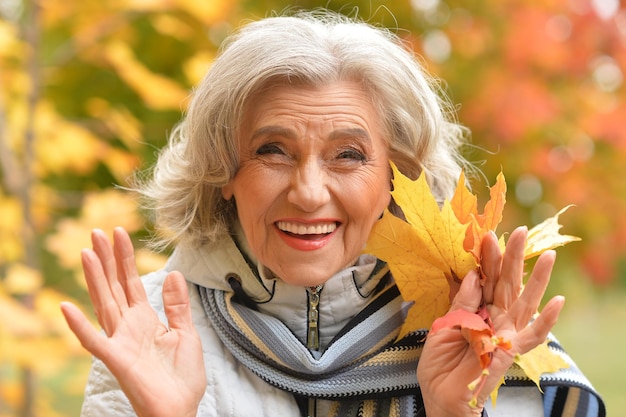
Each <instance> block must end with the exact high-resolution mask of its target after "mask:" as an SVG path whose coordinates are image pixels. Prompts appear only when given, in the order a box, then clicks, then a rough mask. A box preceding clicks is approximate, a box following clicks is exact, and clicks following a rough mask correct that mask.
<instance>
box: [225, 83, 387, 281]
mask: <svg viewBox="0 0 626 417" xmlns="http://www.w3.org/2000/svg"><path fill="white" fill-rule="evenodd" d="M243 120H244V122H243V126H242V127H241V130H240V132H239V137H238V140H239V158H240V165H239V169H238V171H237V173H236V175H235V177H234V178H233V179H232V180H231V181H230V182H229V183H228V184H227V185H226V186H225V187H224V188H223V191H222V193H223V196H224V198H226V199H230V198H233V197H234V199H235V202H236V204H237V213H238V217H239V221H240V223H241V225H242V227H243V230H244V233H245V236H246V239H247V240H248V243H249V245H250V247H251V249H252V251H253V252H254V254H255V255H256V256H257V258H258V259H259V261H260V262H261V263H262V264H263V265H265V266H266V267H268V268H269V269H270V270H271V271H272V272H273V273H274V274H275V275H276V276H278V277H279V278H281V279H282V280H284V281H286V282H288V283H291V284H295V285H302V286H315V285H318V284H321V283H323V282H325V281H326V280H328V279H329V278H330V277H331V276H332V275H333V274H335V273H336V272H338V271H339V270H341V269H342V268H345V267H346V266H349V265H351V264H352V263H353V262H354V261H355V260H356V258H357V257H358V255H359V254H360V252H361V250H362V249H363V247H364V245H365V243H366V241H367V238H368V236H369V233H370V230H371V229H372V226H373V225H374V223H375V222H376V220H377V219H378V218H379V217H380V215H381V214H382V212H383V210H384V209H385V207H386V206H387V205H388V204H389V199H390V194H389V188H390V168H389V162H388V151H387V145H386V142H385V140H384V137H383V131H382V129H381V123H380V120H379V117H378V115H377V113H376V111H375V109H374V106H373V105H372V104H371V102H370V99H369V97H368V95H367V93H366V92H365V90H364V89H363V88H362V87H361V86H360V84H358V83H353V82H339V83H336V84H332V85H330V86H328V87H324V88H320V89H314V88H306V87H293V86H276V87H273V88H271V89H268V90H265V91H264V93H262V94H260V95H258V96H256V98H254V99H253V100H252V101H251V102H250V103H249V104H248V106H247V111H246V112H245V117H244V118H243Z"/></svg>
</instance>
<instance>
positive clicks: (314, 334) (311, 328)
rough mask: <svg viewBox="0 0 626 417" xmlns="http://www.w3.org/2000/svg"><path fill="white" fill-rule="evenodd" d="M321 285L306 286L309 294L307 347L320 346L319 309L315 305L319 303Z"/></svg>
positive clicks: (316, 347)
mask: <svg viewBox="0 0 626 417" xmlns="http://www.w3.org/2000/svg"><path fill="white" fill-rule="evenodd" d="M322 287H323V286H322V285H318V286H317V287H309V288H307V293H308V295H309V317H308V318H309V320H308V332H307V347H308V348H309V349H319V347H320V332H319V327H318V319H319V311H318V309H317V307H318V306H319V303H320V290H321V289H322Z"/></svg>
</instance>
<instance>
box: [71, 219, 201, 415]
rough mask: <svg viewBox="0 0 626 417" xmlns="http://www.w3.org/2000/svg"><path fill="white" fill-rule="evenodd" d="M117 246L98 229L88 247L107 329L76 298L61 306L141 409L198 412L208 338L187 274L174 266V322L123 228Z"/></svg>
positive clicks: (92, 290) (85, 258)
mask: <svg viewBox="0 0 626 417" xmlns="http://www.w3.org/2000/svg"><path fill="white" fill-rule="evenodd" d="M113 241H114V246H113V247H112V246H111V244H110V242H109V240H108V239H107V237H106V235H105V234H104V232H102V231H100V230H94V232H93V234H92V243H93V250H90V249H85V250H83V252H82V263H83V269H84V272H85V278H86V280H87V287H88V290H89V296H90V297H91V302H92V304H93V306H94V309H95V313H96V317H97V318H98V322H99V323H100V325H101V326H102V328H103V329H104V333H102V332H100V331H98V330H97V329H95V328H94V327H93V326H92V325H91V324H90V322H89V321H88V320H87V318H86V317H85V315H84V314H83V313H82V312H81V311H80V310H79V309H78V308H77V307H76V306H74V305H73V304H70V303H63V304H62V305H61V309H62V311H63V314H64V316H65V319H66V321H67V323H68V324H69V326H70V328H71V329H72V331H73V332H74V334H75V335H76V337H77V338H78V339H79V340H80V342H81V344H82V345H83V347H84V348H85V349H87V350H88V351H89V352H91V353H92V354H93V355H95V356H96V357H98V358H100V359H101V360H102V361H103V362H104V363H105V365H106V366H107V367H108V368H109V370H110V371H111V372H112V373H113V375H114V376H115V378H117V380H118V382H119V384H120V386H121V388H122V390H123V391H124V393H125V394H126V396H127V397H128V398H129V400H130V402H131V404H132V405H133V408H134V409H135V412H136V413H137V415H139V416H151V417H155V416H160V415H162V416H171V415H173V414H175V415H177V416H195V415H196V410H197V407H198V404H199V402H200V399H201V398H202V395H203V393H204V390H205V387H206V375H205V373H204V362H203V358H202V347H201V345H200V338H199V337H198V334H197V333H196V331H195V329H194V327H193V324H192V319H191V309H190V305H189V296H188V293H187V285H186V283H185V279H184V278H183V276H182V275H181V274H180V273H178V272H171V273H170V274H169V275H168V276H167V278H166V279H165V283H164V284H163V304H164V308H165V314H166V316H167V320H168V323H169V328H168V327H167V326H165V325H164V324H163V323H161V321H160V320H159V318H158V317H157V315H156V313H155V311H154V310H153V309H152V307H151V306H150V304H149V302H148V299H147V297H146V292H145V290H144V287H143V284H142V282H141V279H140V278H139V275H138V273H137V269H136V266H135V257H134V252H133V246H132V243H131V240H130V238H129V236H128V234H127V233H126V231H125V230H124V229H122V228H116V229H115V231H114V235H113Z"/></svg>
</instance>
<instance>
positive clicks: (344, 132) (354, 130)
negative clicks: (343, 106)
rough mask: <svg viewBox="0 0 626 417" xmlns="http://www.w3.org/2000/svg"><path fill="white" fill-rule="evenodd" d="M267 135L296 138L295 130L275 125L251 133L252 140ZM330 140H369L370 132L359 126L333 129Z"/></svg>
mask: <svg viewBox="0 0 626 417" xmlns="http://www.w3.org/2000/svg"><path fill="white" fill-rule="evenodd" d="M267 136H280V137H284V138H286V139H296V138H297V136H298V134H297V133H296V131H295V130H293V129H290V128H288V127H284V126H277V125H269V126H263V127H261V128H259V129H257V130H255V131H254V133H253V134H252V138H251V139H252V140H254V139H256V138H259V137H267ZM328 138H329V139H330V140H338V139H346V138H354V139H359V140H362V141H364V142H371V140H372V139H371V137H370V134H369V132H368V131H367V130H365V129H362V128H360V127H350V128H343V129H337V130H333V131H332V132H331V133H330V135H329V137H328Z"/></svg>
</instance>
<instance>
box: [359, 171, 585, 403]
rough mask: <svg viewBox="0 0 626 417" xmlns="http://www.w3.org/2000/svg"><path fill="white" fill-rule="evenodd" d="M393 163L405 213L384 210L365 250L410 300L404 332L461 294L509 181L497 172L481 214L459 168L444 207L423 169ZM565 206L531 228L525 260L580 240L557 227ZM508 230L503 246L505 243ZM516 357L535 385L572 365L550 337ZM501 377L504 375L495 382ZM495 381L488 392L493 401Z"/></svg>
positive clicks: (423, 324)
mask: <svg viewBox="0 0 626 417" xmlns="http://www.w3.org/2000/svg"><path fill="white" fill-rule="evenodd" d="M391 166H392V170H393V191H392V192H391V194H392V197H393V199H394V200H395V202H396V203H397V204H398V206H399V207H400V209H401V210H402V214H403V219H401V218H398V217H396V216H394V215H393V214H392V213H391V212H389V211H388V210H386V211H385V212H384V214H383V216H382V217H381V218H380V219H379V221H378V222H377V223H376V224H375V225H374V228H373V229H372V232H371V235H370V238H369V239H368V242H367V245H366V247H365V249H364V252H365V253H370V254H373V255H374V256H376V257H378V258H379V259H382V260H383V261H385V262H386V263H387V264H388V266H389V269H390V270H391V272H392V274H393V276H394V279H395V281H396V284H397V285H398V288H399V290H400V293H401V294H402V297H403V298H404V300H405V301H412V302H413V305H412V307H411V309H410V310H409V312H408V314H407V318H406V319H405V323H404V325H403V327H402V329H401V331H400V335H399V337H402V336H404V335H405V334H407V333H408V332H410V331H413V330H416V329H420V328H430V327H431V325H432V324H433V322H434V321H435V320H436V319H437V318H439V317H441V316H443V315H444V314H446V312H447V311H448V309H449V307H450V302H451V297H452V296H453V295H454V294H455V293H456V292H455V290H456V289H455V288H454V287H455V286H457V287H458V285H459V282H460V280H462V279H463V277H464V276H465V275H466V274H467V273H468V272H469V271H471V270H472V269H475V268H477V267H478V263H479V261H480V246H481V243H482V239H483V237H484V236H485V234H486V233H489V232H490V231H493V232H495V230H496V228H497V226H498V225H499V224H500V222H501V221H502V217H503V211H504V206H505V204H506V189H507V188H506V180H505V178H504V175H503V174H502V173H500V174H499V175H498V176H497V179H496V183H495V184H494V185H493V186H492V187H491V188H490V200H489V201H488V202H487V203H486V204H485V207H484V210H483V213H482V214H481V213H479V212H478V203H477V197H476V196H475V195H474V194H472V193H471V192H470V191H469V189H468V188H467V187H466V185H465V183H466V179H465V176H464V174H461V176H460V178H459V181H458V184H457V188H456V190H455V194H454V196H453V197H452V199H451V200H450V201H448V200H446V201H444V202H443V204H442V205H441V207H440V205H439V204H438V203H437V201H436V199H435V198H434V196H433V195H432V192H431V190H430V187H429V186H428V183H427V181H426V179H425V177H424V175H421V176H420V177H419V178H418V179H417V180H415V181H413V180H411V179H409V178H407V177H405V176H404V175H403V174H402V173H400V171H399V170H398V169H397V167H396V166H395V165H394V164H393V163H392V164H391ZM567 208H568V207H566V208H564V209H563V210H561V211H559V212H558V213H557V214H556V215H555V216H553V217H551V218H549V219H547V220H546V221H544V222H543V223H541V224H539V225H537V226H535V227H534V228H533V229H531V230H530V231H529V234H528V241H527V244H526V248H525V258H526V259H528V258H531V257H534V256H537V255H539V254H541V253H542V252H545V251H546V250H548V249H553V248H556V247H558V246H562V245H565V244H566V243H569V242H573V241H576V240H580V239H579V238H577V237H574V236H564V235H560V234H559V229H560V228H561V225H560V224H559V223H558V216H559V215H560V214H562V213H563V212H564V211H565V210H566V209H567ZM503 236H504V235H503ZM503 236H501V237H500V245H501V247H502V249H503V250H504V249H505V241H504V237H503ZM517 363H518V365H519V366H520V368H521V369H522V370H523V371H524V372H525V373H526V375H527V376H528V377H529V378H530V379H531V380H532V381H534V382H535V383H536V384H537V385H538V386H539V378H540V376H541V374H542V373H544V372H554V371H556V370H558V369H561V368H564V367H567V364H566V363H564V362H563V360H562V359H561V358H560V357H559V356H557V355H555V354H554V353H553V352H552V351H550V350H549V349H548V348H547V345H546V344H544V345H540V346H538V347H537V348H535V349H533V350H531V351H530V352H529V353H527V354H525V355H523V356H522V357H520V359H519V360H518V361H517ZM503 382H504V379H502V380H501V383H500V384H499V385H498V387H499V386H500V385H501V384H502V383H503ZM498 387H496V389H495V390H494V392H493V393H492V394H491V398H492V401H493V402H494V403H495V401H496V398H497V390H498Z"/></svg>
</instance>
